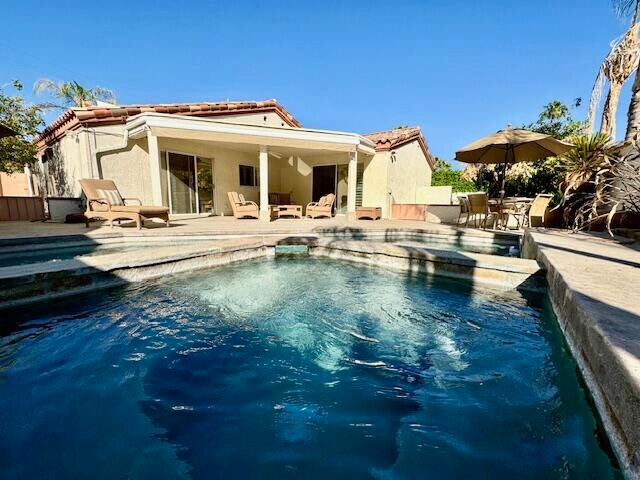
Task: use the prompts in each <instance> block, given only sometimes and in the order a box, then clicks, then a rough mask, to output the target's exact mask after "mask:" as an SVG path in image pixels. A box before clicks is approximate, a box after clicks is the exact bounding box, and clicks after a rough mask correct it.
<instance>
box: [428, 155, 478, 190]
mask: <svg viewBox="0 0 640 480" xmlns="http://www.w3.org/2000/svg"><path fill="white" fill-rule="evenodd" d="M435 164H436V165H435V170H434V171H433V174H432V176H431V186H433V187H440V186H451V187H452V189H453V191H454V192H473V191H475V189H476V188H475V185H474V183H473V182H471V181H469V180H465V179H463V178H461V176H462V172H461V171H460V170H454V169H453V167H452V166H451V164H450V163H448V162H447V161H445V160H443V159H441V158H438V157H436V161H435Z"/></svg>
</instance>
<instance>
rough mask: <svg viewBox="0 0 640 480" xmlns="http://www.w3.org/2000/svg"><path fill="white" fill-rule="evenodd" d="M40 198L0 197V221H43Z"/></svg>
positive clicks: (42, 201)
mask: <svg viewBox="0 0 640 480" xmlns="http://www.w3.org/2000/svg"><path fill="white" fill-rule="evenodd" d="M44 218H45V214H44V200H43V199H42V198H41V197H0V221H9V220H10V221H17V220H43V219H44Z"/></svg>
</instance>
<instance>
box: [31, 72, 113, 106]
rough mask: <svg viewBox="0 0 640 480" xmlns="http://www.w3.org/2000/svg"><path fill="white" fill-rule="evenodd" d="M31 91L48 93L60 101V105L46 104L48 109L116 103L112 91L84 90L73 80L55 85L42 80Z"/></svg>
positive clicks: (96, 88)
mask: <svg viewBox="0 0 640 480" xmlns="http://www.w3.org/2000/svg"><path fill="white" fill-rule="evenodd" d="M33 91H34V92H35V93H37V94H41V93H43V92H48V93H49V94H51V95H52V96H53V97H56V98H58V99H60V100H61V101H62V105H60V104H47V105H46V106H47V107H49V108H68V107H86V106H89V105H95V104H96V102H97V101H98V100H103V101H105V102H109V103H115V101H116V95H115V93H114V92H113V91H112V90H109V89H108V88H103V87H97V86H96V87H93V88H86V87H83V86H82V85H80V84H79V83H78V82H76V81H75V80H72V81H70V82H58V83H56V82H54V81H53V80H49V79H48V78H42V79H40V80H38V81H37V82H36V83H35V84H34V85H33Z"/></svg>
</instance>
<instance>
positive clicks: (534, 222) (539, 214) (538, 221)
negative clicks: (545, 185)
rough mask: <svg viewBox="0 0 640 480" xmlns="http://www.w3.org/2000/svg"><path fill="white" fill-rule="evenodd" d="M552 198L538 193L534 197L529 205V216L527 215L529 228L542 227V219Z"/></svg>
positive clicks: (546, 194)
mask: <svg viewBox="0 0 640 480" xmlns="http://www.w3.org/2000/svg"><path fill="white" fill-rule="evenodd" d="M552 198H553V195H550V194H548V193H540V194H538V195H536V198H535V199H534V200H533V202H532V203H531V207H529V214H528V215H527V219H528V223H529V227H543V226H544V217H545V215H546V213H547V207H549V203H550V202H551V199H552Z"/></svg>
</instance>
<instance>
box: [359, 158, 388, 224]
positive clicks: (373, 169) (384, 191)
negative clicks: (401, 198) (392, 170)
mask: <svg viewBox="0 0 640 480" xmlns="http://www.w3.org/2000/svg"><path fill="white" fill-rule="evenodd" d="M388 173H389V152H376V154H375V155H374V156H373V157H370V159H369V161H368V162H366V163H365V168H364V172H363V175H362V206H364V207H380V208H382V218H389V209H390V205H389V195H388Z"/></svg>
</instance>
